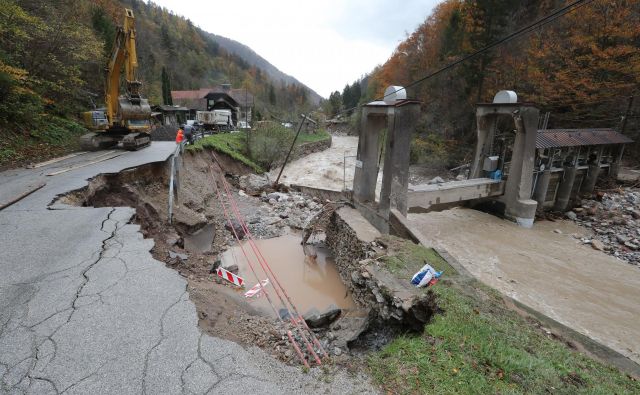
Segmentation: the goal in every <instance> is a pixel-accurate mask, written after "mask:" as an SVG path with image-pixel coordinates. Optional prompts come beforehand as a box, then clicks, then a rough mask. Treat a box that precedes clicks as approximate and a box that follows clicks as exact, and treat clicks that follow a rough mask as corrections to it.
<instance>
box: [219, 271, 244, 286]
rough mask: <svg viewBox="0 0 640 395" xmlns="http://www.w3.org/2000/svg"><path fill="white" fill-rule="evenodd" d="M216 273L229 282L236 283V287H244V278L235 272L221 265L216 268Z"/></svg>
mask: <svg viewBox="0 0 640 395" xmlns="http://www.w3.org/2000/svg"><path fill="white" fill-rule="evenodd" d="M216 274H217V275H218V277H220V278H221V279H223V280H227V281H229V282H230V283H232V284H234V285H237V286H238V287H244V279H243V278H242V277H240V276H238V275H236V274H233V273H231V272H230V271H228V270H225V269H223V268H221V267H219V268H218V270H216Z"/></svg>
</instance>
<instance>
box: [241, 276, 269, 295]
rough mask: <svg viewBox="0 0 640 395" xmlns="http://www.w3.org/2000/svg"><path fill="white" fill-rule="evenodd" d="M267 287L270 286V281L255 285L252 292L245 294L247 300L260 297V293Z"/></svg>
mask: <svg viewBox="0 0 640 395" xmlns="http://www.w3.org/2000/svg"><path fill="white" fill-rule="evenodd" d="M261 285H262V286H261ZM267 285H269V279H266V280H262V281H260V283H258V284H256V285H254V286H253V287H251V289H250V290H248V291H247V292H245V293H244V297H245V298H251V297H254V296H256V295H257V296H258V297H259V296H260V292H262V288H264V287H266V286H267Z"/></svg>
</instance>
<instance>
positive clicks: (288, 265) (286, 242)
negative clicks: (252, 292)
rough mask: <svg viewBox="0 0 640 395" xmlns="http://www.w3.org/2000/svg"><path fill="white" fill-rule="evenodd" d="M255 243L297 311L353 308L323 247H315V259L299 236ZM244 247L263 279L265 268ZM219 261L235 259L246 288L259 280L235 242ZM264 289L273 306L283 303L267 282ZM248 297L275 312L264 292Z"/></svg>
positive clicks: (254, 302) (254, 304) (247, 245)
mask: <svg viewBox="0 0 640 395" xmlns="http://www.w3.org/2000/svg"><path fill="white" fill-rule="evenodd" d="M256 244H257V245H258V248H259V249H260V252H262V255H263V256H264V257H265V259H266V260H267V262H268V263H269V266H270V267H271V270H273V272H274V273H275V275H276V276H277V278H278V280H279V281H280V284H282V286H283V287H284V288H285V290H286V291H287V293H288V294H289V296H290V297H291V300H292V301H293V303H294V304H295V305H296V307H297V309H298V311H299V312H300V314H305V313H306V312H307V311H308V310H309V309H311V308H313V307H315V308H317V309H318V310H319V311H320V312H322V311H324V310H325V309H326V308H327V307H329V306H330V305H331V304H335V305H336V306H338V307H340V308H341V309H343V310H352V309H355V308H356V305H355V303H354V301H353V299H352V298H351V295H350V294H348V293H347V289H346V288H345V286H344V284H343V283H342V280H340V275H339V274H338V272H337V269H336V267H335V264H334V262H333V260H332V259H331V258H330V257H328V256H327V253H328V251H327V250H326V249H325V248H316V251H317V253H318V256H317V258H315V260H314V259H313V258H310V257H305V255H304V252H303V250H302V246H301V245H300V237H299V236H295V235H285V236H280V237H275V238H272V239H264V240H256ZM243 247H244V250H245V251H246V253H247V255H248V256H249V258H250V259H251V262H252V264H253V265H254V268H255V270H256V273H258V275H259V277H260V279H261V280H263V279H265V278H266V276H265V275H264V271H263V270H262V268H260V266H259V264H258V263H257V260H256V258H255V255H254V253H253V251H252V249H251V247H250V245H249V244H247V243H243ZM222 262H223V265H225V266H226V265H230V264H232V263H234V262H235V263H236V264H237V265H238V268H239V269H240V271H239V275H240V276H241V277H243V278H244V279H245V281H246V287H247V289H250V288H251V287H253V286H254V285H255V284H256V283H257V282H258V281H257V279H256V278H255V276H254V275H253V273H252V272H251V269H250V267H249V265H248V263H247V260H246V258H245V256H244V255H243V253H242V250H241V249H240V247H238V246H236V247H233V248H230V249H229V250H227V251H226V252H225V253H224V254H223V255H222ZM270 277H271V276H270ZM265 290H266V291H267V292H268V293H269V297H270V298H271V300H272V301H273V303H274V305H275V307H276V309H280V308H281V307H282V305H281V303H280V301H279V299H278V297H277V295H276V293H275V291H274V288H273V284H269V285H268V286H267V287H265ZM247 300H248V301H249V303H250V305H251V306H253V307H254V308H256V309H258V310H260V311H262V312H264V313H266V314H270V315H272V316H275V313H274V311H273V309H272V308H271V306H270V305H269V302H268V300H267V298H266V297H264V295H261V296H260V297H258V298H255V297H254V298H249V299H247Z"/></svg>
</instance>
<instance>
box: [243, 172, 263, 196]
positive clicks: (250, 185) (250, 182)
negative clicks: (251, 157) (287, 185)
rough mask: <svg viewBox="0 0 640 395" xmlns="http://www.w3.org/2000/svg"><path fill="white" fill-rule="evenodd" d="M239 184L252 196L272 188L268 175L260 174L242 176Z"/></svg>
mask: <svg viewBox="0 0 640 395" xmlns="http://www.w3.org/2000/svg"><path fill="white" fill-rule="evenodd" d="M238 183H239V185H240V188H242V189H245V190H246V191H247V192H249V193H250V194H256V193H259V192H260V191H261V190H262V189H264V188H266V187H268V186H270V182H269V178H268V177H267V176H266V175H258V174H249V175H246V176H241V177H240V179H239V181H238Z"/></svg>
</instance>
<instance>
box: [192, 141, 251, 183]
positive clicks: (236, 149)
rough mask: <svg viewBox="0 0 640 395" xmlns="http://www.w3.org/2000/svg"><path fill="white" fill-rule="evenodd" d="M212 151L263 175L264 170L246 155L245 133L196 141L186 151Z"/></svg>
mask: <svg viewBox="0 0 640 395" xmlns="http://www.w3.org/2000/svg"><path fill="white" fill-rule="evenodd" d="M204 148H207V149H212V150H214V151H218V152H222V153H223V154H226V155H229V156H230V157H231V158H233V159H235V160H237V161H238V162H241V163H243V164H245V165H247V166H249V167H250V168H251V169H252V170H253V171H254V172H256V173H258V174H262V173H264V169H263V168H262V167H261V166H260V165H258V164H257V163H255V162H254V161H253V160H251V158H249V157H248V156H247V155H246V151H247V135H246V132H239V133H218V134H214V135H211V136H207V137H205V138H203V139H200V140H198V141H197V142H196V143H195V144H193V145H188V146H187V150H196V151H197V150H201V149H204Z"/></svg>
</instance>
